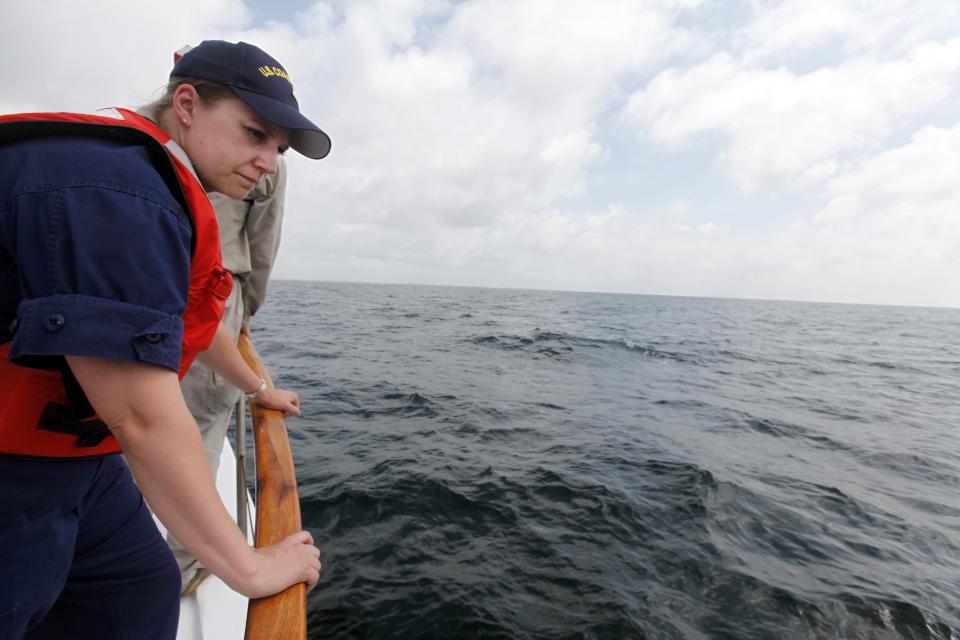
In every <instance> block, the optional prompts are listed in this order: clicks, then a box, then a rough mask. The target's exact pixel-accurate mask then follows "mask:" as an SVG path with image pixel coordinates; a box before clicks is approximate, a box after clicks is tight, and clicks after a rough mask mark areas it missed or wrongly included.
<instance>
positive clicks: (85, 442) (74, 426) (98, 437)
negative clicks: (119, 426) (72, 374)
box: [37, 402, 110, 447]
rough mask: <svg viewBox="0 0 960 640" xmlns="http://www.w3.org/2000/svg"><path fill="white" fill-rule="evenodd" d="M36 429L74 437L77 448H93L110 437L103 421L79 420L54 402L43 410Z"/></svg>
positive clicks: (64, 407) (71, 412)
mask: <svg viewBox="0 0 960 640" xmlns="http://www.w3.org/2000/svg"><path fill="white" fill-rule="evenodd" d="M37 428H38V429H44V430H45V431H53V432H54V433H69V434H71V435H75V436H77V446H78V447H95V446H97V445H98V444H100V443H101V442H103V440H104V438H106V437H107V436H108V435H110V429H108V428H107V423H105V422H104V421H103V420H99V419H97V420H80V419H78V418H77V416H76V414H75V413H74V412H73V411H71V410H70V408H69V407H67V406H64V405H62V404H59V403H56V402H48V403H47V406H45V407H44V408H43V412H42V413H41V414H40V421H39V422H38V423H37Z"/></svg>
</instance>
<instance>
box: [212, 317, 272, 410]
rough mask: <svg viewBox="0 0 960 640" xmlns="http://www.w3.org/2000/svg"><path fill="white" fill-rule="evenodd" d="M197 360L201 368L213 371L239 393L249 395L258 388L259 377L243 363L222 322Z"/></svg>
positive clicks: (231, 337)
mask: <svg viewBox="0 0 960 640" xmlns="http://www.w3.org/2000/svg"><path fill="white" fill-rule="evenodd" d="M197 359H198V360H199V361H200V362H201V363H202V364H203V366H205V367H207V368H208V369H213V370H214V371H216V372H217V373H219V374H220V375H222V376H223V377H224V378H226V379H227V382H229V383H230V384H232V385H233V386H235V387H236V388H237V389H240V390H241V391H244V392H246V393H249V392H251V391H256V390H257V388H258V387H259V386H260V377H259V376H258V375H257V374H256V373H254V371H253V369H251V368H250V367H249V366H248V365H247V363H246V362H245V361H244V359H243V356H241V355H240V350H239V349H237V344H236V342H235V341H234V340H233V336H231V335H230V331H229V330H228V329H227V328H226V326H224V324H223V323H222V322H221V323H220V326H219V327H217V333H216V335H215V336H214V338H213V342H212V343H211V344H210V346H209V347H208V348H207V350H206V351H203V352H201V353H200V354H199V355H198V356H197Z"/></svg>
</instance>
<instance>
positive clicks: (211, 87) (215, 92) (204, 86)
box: [140, 76, 236, 122]
mask: <svg viewBox="0 0 960 640" xmlns="http://www.w3.org/2000/svg"><path fill="white" fill-rule="evenodd" d="M185 84H189V85H191V86H193V88H194V89H196V90H197V93H198V94H199V95H200V99H201V100H204V101H206V102H209V103H211V104H212V103H215V102H219V101H220V100H225V99H227V98H231V97H234V98H235V97H236V94H235V93H234V92H233V90H232V89H230V87H228V86H227V85H225V84H220V83H219V82H213V81H212V80H204V79H202V78H189V77H186V76H170V82H168V83H167V87H166V90H165V91H164V94H163V95H162V96H160V97H159V98H157V99H156V100H154V101H153V102H149V103H147V104H145V105H144V106H143V107H141V108H140V112H141V113H144V114H146V115H147V116H149V117H150V118H152V119H153V120H154V121H156V122H160V117H161V116H162V115H163V114H164V113H166V111H167V110H168V109H170V108H172V107H173V94H174V93H176V91H177V89H178V88H180V86H182V85H185Z"/></svg>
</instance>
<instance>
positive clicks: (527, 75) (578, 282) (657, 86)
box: [0, 0, 960, 306]
mask: <svg viewBox="0 0 960 640" xmlns="http://www.w3.org/2000/svg"><path fill="white" fill-rule="evenodd" d="M292 1H294V2H295V3H296V0H292ZM3 4H4V7H3V12H4V19H3V21H2V22H0V52H2V53H3V54H4V55H3V59H4V60H6V63H5V64H4V75H3V78H2V80H0V89H2V90H0V111H2V112H12V111H24V110H34V109H44V110H67V109H73V110H84V111H89V110H92V109H95V108H98V107H103V106H111V105H116V104H120V105H134V106H135V105H137V104H140V103H142V102H145V101H147V100H148V99H149V98H151V97H152V96H153V94H154V91H155V90H156V89H157V88H158V87H160V86H161V85H162V84H163V82H164V80H165V78H166V75H167V73H168V72H169V68H170V64H171V61H172V58H171V56H172V52H173V51H174V50H175V49H177V48H179V47H180V46H182V45H183V44H186V43H196V42H197V41H199V40H201V39H203V38H224V39H229V40H237V39H243V40H247V41H249V42H253V43H255V44H258V45H259V46H261V47H263V48H264V49H266V50H268V51H269V52H271V53H272V54H273V55H274V56H275V57H277V58H278V59H280V60H281V61H282V62H283V63H284V64H285V66H286V67H287V69H288V71H289V72H290V73H291V75H292V77H293V79H294V84H295V86H296V89H297V93H298V95H299V97H300V99H301V103H302V105H303V109H304V111H305V112H306V113H307V115H308V116H310V117H312V118H313V119H314V120H315V121H317V122H318V123H320V124H321V126H323V127H324V128H325V129H326V130H327V131H328V132H329V133H330V134H331V136H332V138H333V141H334V147H333V152H332V154H331V155H330V156H329V158H328V159H326V160H323V161H320V162H314V161H308V160H305V159H302V158H300V157H297V156H295V155H290V156H288V158H289V160H290V167H291V170H290V173H291V178H290V180H291V183H290V193H289V195H288V202H287V219H286V223H285V229H284V238H283V245H282V248H281V258H280V260H279V262H278V265H277V271H276V275H277V276H279V277H288V278H300V279H310V280H359V281H375V282H412V283H437V284H457V285H482V286H498V287H529V288H550V289H576V290H593V291H621V292H634V293H662V294H681V295H709V296H737V297H759V298H778V299H804V300H824V301H836V302H869V303H889V304H917V305H934V306H960V285H958V273H960V221H958V220H960V219H958V202H960V92H958V81H960V3H957V2H955V1H954V0H943V1H942V2H936V1H929V2H923V3H915V2H907V1H905V0H904V1H901V0H870V1H867V0H864V1H860V0H796V1H794V0H786V1H783V2H767V1H759V2H739V3H738V2H734V1H731V2H699V1H697V0H676V1H667V0H651V1H647V2H639V1H637V2H605V1H600V0H592V1H591V2H562V1H559V0H510V1H494V0H478V1H468V2H455V3H454V2H430V1H415V0H411V1H407V2H397V1H393V0H392V1H389V2H388V1H384V2H359V1H357V2H354V1H351V2H314V3H308V2H306V1H303V2H299V3H296V4H295V6H296V7H297V9H298V12H297V13H293V11H292V10H289V9H285V10H280V9H277V11H281V12H280V13H276V14H275V15H273V18H272V19H271V20H269V21H266V22H261V21H258V20H257V19H256V18H255V16H258V15H260V16H262V15H264V14H265V13H269V11H270V10H269V9H268V8H266V7H267V6H268V5H264V6H256V5H253V4H246V5H245V4H244V3H243V2H241V1H239V0H190V1H189V2H187V1H185V0H166V1H165V2H163V3H152V4H151V5H150V9H151V11H150V14H149V18H147V16H146V11H145V6H146V5H143V4H141V3H139V2H130V1H129V0H127V1H126V2H120V1H108V0H89V1H86V2H82V3H80V2H73V1H67V0H63V1H60V2H46V1H43V0H37V1H34V2H14V1H12V0H5V1H4V3H3ZM288 4H289V3H288ZM273 6H286V5H285V4H284V3H282V2H281V3H279V4H278V5H273Z"/></svg>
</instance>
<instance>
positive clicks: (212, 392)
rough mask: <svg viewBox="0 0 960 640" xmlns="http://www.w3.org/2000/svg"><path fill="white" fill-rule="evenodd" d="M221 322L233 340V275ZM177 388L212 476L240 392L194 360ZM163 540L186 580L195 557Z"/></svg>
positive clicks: (236, 317)
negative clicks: (198, 433)
mask: <svg viewBox="0 0 960 640" xmlns="http://www.w3.org/2000/svg"><path fill="white" fill-rule="evenodd" d="M223 324H224V325H225V326H226V327H227V329H229V330H230V335H231V336H233V338H234V339H235V340H236V338H237V337H239V335H240V326H241V325H242V324H243V299H242V297H241V295H240V283H239V282H238V281H237V280H236V279H234V281H233V291H232V292H231V293H230V297H229V298H228V299H227V304H226V309H225V310H224V312H223ZM180 389H181V390H182V391H183V398H184V400H186V401H187V408H188V409H190V413H192V414H193V417H194V419H195V420H196V421H197V426H198V427H200V436H201V438H203V450H204V453H206V455H207V463H208V464H209V465H210V472H211V473H212V474H213V477H214V478H216V477H217V469H218V468H219V467H220V453H221V452H222V451H223V441H224V439H225V438H226V437H227V428H228V427H229V426H230V418H231V416H232V414H233V410H234V408H236V406H237V401H238V400H239V399H240V397H241V395H243V394H242V392H241V391H240V390H239V389H237V388H236V387H234V386H233V385H231V384H230V383H229V382H227V381H226V380H225V379H224V378H223V377H222V376H221V375H220V374H218V373H214V372H213V371H211V370H210V369H208V368H206V367H205V366H203V365H202V364H200V363H199V362H196V361H195V362H194V363H193V365H191V367H190V370H189V371H187V375H185V376H184V377H183V380H182V381H181V382H180ZM167 543H168V544H169V545H170V549H171V550H172V551H173V555H174V557H175V558H176V559H177V564H178V565H179V566H180V573H181V576H182V577H183V582H184V584H186V582H187V580H189V579H190V577H191V576H192V575H193V572H194V571H195V570H196V569H197V568H198V567H199V566H200V565H199V563H198V562H197V559H196V558H194V557H193V555H191V554H190V552H189V551H187V550H186V549H184V548H183V547H182V546H181V545H180V543H179V542H178V541H177V540H176V538H174V537H173V536H172V535H170V534H167Z"/></svg>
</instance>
